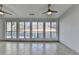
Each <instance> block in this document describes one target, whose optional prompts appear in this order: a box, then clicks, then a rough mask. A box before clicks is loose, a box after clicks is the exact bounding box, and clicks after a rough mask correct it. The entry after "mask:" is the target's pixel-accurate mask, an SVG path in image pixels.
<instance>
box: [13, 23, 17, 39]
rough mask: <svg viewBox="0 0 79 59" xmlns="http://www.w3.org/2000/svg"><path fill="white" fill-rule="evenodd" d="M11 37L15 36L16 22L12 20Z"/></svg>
mask: <svg viewBox="0 0 79 59" xmlns="http://www.w3.org/2000/svg"><path fill="white" fill-rule="evenodd" d="M12 38H16V22H12Z"/></svg>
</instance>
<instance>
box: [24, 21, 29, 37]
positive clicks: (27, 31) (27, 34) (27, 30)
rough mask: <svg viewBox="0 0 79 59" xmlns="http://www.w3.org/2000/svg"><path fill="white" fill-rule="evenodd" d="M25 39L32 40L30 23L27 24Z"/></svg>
mask: <svg viewBox="0 0 79 59" xmlns="http://www.w3.org/2000/svg"><path fill="white" fill-rule="evenodd" d="M25 38H30V22H25Z"/></svg>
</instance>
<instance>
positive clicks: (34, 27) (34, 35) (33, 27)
mask: <svg viewBox="0 0 79 59" xmlns="http://www.w3.org/2000/svg"><path fill="white" fill-rule="evenodd" d="M32 38H37V22H32Z"/></svg>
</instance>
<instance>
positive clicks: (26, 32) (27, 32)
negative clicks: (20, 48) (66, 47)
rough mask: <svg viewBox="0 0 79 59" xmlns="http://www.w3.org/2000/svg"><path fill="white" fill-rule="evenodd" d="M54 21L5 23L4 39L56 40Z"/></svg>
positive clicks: (56, 32) (55, 24)
mask: <svg viewBox="0 0 79 59" xmlns="http://www.w3.org/2000/svg"><path fill="white" fill-rule="evenodd" d="M57 27H58V26H57V22H56V21H52V22H51V21H45V22H44V21H32V22H31V21H6V22H5V30H6V31H5V38H6V39H16V40H17V39H24V40H30V39H32V40H35V39H36V40H40V39H41V40H58V39H57V37H58V31H57V30H58V29H57Z"/></svg>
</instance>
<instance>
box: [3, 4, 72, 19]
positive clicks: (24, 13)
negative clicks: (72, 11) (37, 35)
mask: <svg viewBox="0 0 79 59" xmlns="http://www.w3.org/2000/svg"><path fill="white" fill-rule="evenodd" d="M4 6H6V7H7V9H8V10H9V11H11V13H13V15H4V17H9V18H11V17H12V18H13V17H14V18H17V17H22V18H31V17H36V18H47V17H51V18H59V17H60V16H61V15H62V14H63V13H65V11H66V10H67V9H68V8H69V7H71V4H54V5H52V6H51V9H53V10H57V11H58V13H55V14H53V15H51V16H48V15H46V14H42V13H43V12H45V11H47V8H48V6H47V4H6V5H4ZM5 9H6V8H5ZM30 13H34V14H35V15H29V14H30Z"/></svg>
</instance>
